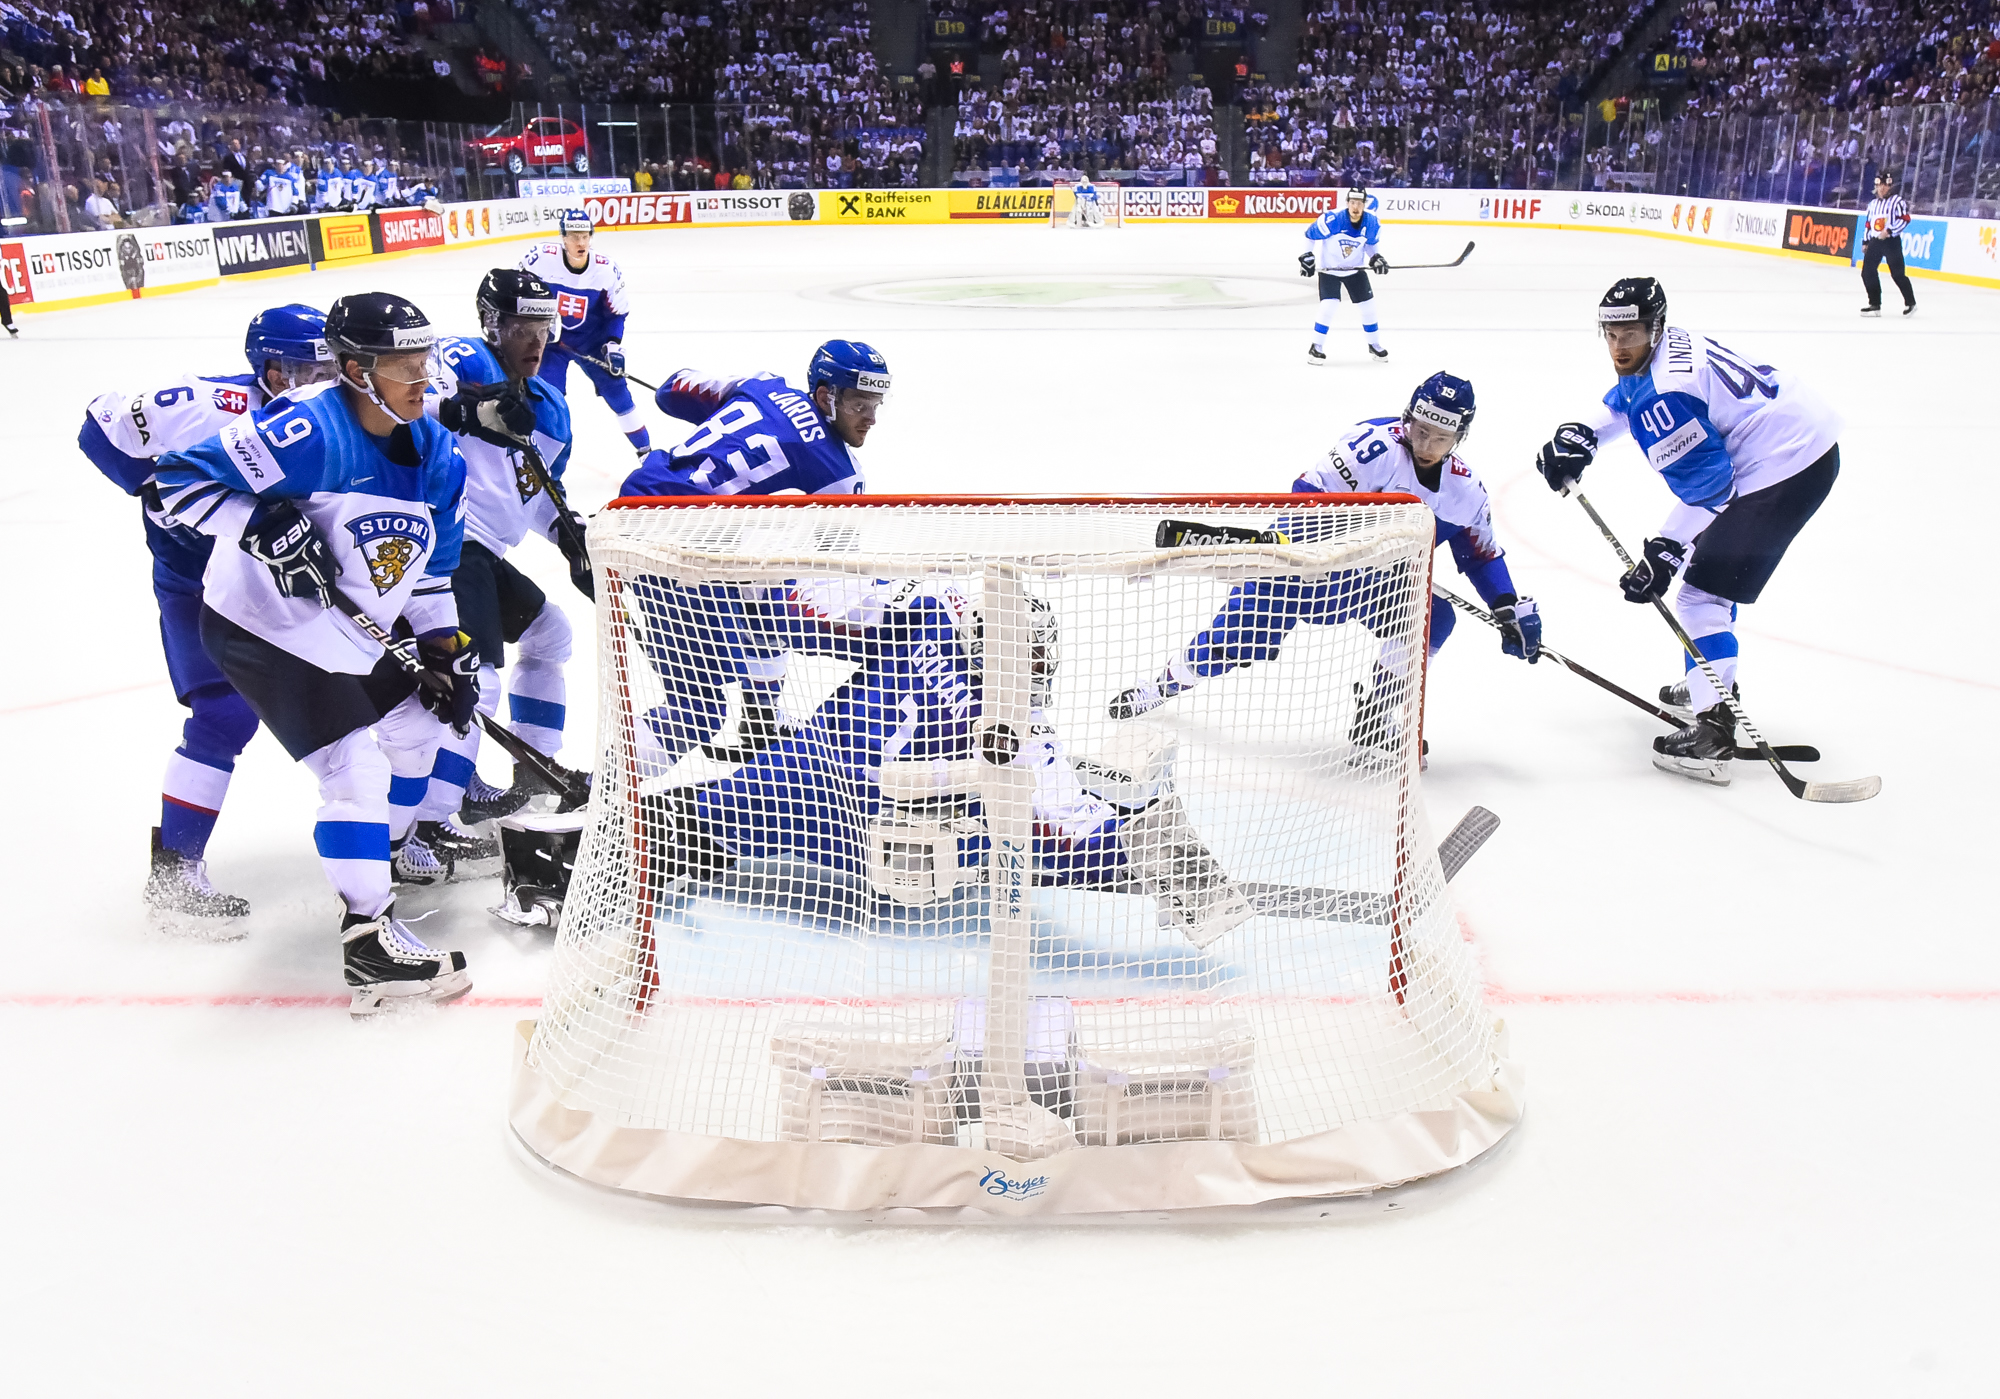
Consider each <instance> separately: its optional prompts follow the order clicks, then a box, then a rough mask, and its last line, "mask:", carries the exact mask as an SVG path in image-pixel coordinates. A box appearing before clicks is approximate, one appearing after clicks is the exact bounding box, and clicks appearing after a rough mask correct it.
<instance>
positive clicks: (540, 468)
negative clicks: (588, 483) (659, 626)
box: [520, 441, 597, 602]
mask: <svg viewBox="0 0 2000 1399" xmlns="http://www.w3.org/2000/svg"><path fill="white" fill-rule="evenodd" d="M520 450H521V460H523V461H525V462H526V463H527V464H528V470H529V471H531V472H533V473H534V475H535V479H536V480H537V481H539V482H541V485H542V489H543V490H545V491H547V492H548V493H549V503H550V504H552V505H554V506H555V508H556V533H557V534H558V535H560V536H561V537H562V539H563V540H564V545H563V546H562V548H563V553H564V554H565V555H567V554H568V553H569V552H570V550H571V549H574V550H575V551H576V552H577V553H578V554H580V555H581V556H582V557H583V561H584V571H585V572H586V573H587V572H589V569H590V548H589V546H588V545H587V544H585V543H584V538H583V534H582V532H581V531H579V530H578V529H577V527H576V516H575V515H574V514H573V513H571V511H570V508H569V497H568V496H566V495H564V494H563V488H562V487H561V485H559V484H558V483H557V481H556V478H555V476H554V474H553V473H552V472H550V470H549V466H548V463H547V462H545V461H543V460H542V454H541V451H540V449H538V448H537V447H536V446H535V444H534V443H532V442H527V441H524V442H522V443H521V449H520ZM577 591H578V592H583V589H582V588H581V587H579V588H578V589H577ZM584 595H585V596H586V597H588V598H589V599H590V600H591V601H592V602H596V601H597V593H596V591H595V590H594V588H593V590H592V591H591V592H589V593H585V594H584Z"/></svg>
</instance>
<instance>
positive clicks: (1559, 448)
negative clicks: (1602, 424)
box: [1535, 423, 1597, 491]
mask: <svg viewBox="0 0 2000 1399" xmlns="http://www.w3.org/2000/svg"><path fill="white" fill-rule="evenodd" d="M1595 460H1597V434H1596V432H1594V431H1593V430H1592V429H1590V428H1589V427H1587V426H1585V425H1584V424H1582V423H1564V424H1563V425H1562V426H1561V427H1559V428H1557V429H1556V435H1555V436H1554V437H1552V438H1550V439H1549V440H1548V441H1547V442H1545V443H1543V444H1542V450H1541V454H1540V455H1539V456H1537V457H1536V458H1535V469H1536V470H1537V471H1539V472H1541V473H1542V479H1543V480H1544V481H1547V482H1548V483H1549V489H1550V490H1552V491H1561V490H1566V489H1568V488H1569V486H1570V485H1571V484H1572V483H1574V482H1577V481H1581V480H1582V479H1583V469H1584V468H1585V467H1586V466H1589V465H1590V464H1591V463H1592V462H1593V461H1595Z"/></svg>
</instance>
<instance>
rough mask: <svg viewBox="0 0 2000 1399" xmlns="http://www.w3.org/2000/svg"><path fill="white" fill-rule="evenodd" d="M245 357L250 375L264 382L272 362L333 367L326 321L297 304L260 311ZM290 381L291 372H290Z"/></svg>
mask: <svg viewBox="0 0 2000 1399" xmlns="http://www.w3.org/2000/svg"><path fill="white" fill-rule="evenodd" d="M243 357H244V358H245V359H247V360H249V361H250V372H251V373H253V374H255V375H256V376H257V378H258V379H259V380H260V381H261V380H262V379H263V377H264V366H265V364H266V363H267V362H269V361H271V360H278V361H279V362H280V363H284V362H287V361H289V362H291V363H294V364H302V365H325V366H326V367H327V368H328V369H331V368H332V367H333V352H332V351H331V350H329V349H328V348H327V346H326V317H325V316H324V315H322V314H320V312H318V311H316V310H314V309H313V308H312V307H310V306H301V305H299V304H298V303H297V302H294V303H293V304H291V305H289V306H273V307H272V308H271V309H270V310H268V311H259V312H258V313H257V314H256V315H255V316H254V317H252V318H251V321H250V329H249V331H248V332H247V333H246V334H245V335H244V337H243ZM287 375H288V377H289V376H290V371H287Z"/></svg>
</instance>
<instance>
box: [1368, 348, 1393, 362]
mask: <svg viewBox="0 0 2000 1399" xmlns="http://www.w3.org/2000/svg"><path fill="white" fill-rule="evenodd" d="M1368 353H1369V354H1371V355H1373V356H1375V358H1376V359H1387V358H1389V352H1388V351H1387V350H1385V349H1383V348H1382V347H1381V346H1380V345H1370V346H1369V347H1368Z"/></svg>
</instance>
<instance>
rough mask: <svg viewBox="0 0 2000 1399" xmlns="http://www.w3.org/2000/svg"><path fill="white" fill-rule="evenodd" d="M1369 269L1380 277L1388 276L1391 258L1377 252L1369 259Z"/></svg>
mask: <svg viewBox="0 0 2000 1399" xmlns="http://www.w3.org/2000/svg"><path fill="white" fill-rule="evenodd" d="M1368 270H1369V271H1370V272H1373V273H1374V274H1375V275H1376V276H1378V277H1386V276H1388V275H1389V259H1388V258H1386V257H1383V256H1382V254H1380V253H1377V254H1375V256H1373V257H1371V258H1369V259H1368Z"/></svg>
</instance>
